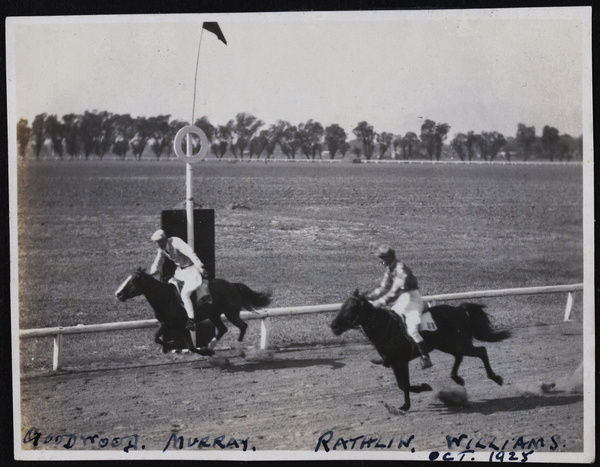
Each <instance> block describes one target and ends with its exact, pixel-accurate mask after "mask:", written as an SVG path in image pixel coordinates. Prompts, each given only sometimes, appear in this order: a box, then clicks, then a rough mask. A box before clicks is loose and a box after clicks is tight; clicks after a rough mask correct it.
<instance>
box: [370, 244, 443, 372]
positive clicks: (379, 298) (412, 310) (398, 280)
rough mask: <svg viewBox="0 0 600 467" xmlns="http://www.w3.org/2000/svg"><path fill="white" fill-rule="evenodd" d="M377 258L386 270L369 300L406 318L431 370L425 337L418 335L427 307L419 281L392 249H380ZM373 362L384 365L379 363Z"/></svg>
mask: <svg viewBox="0 0 600 467" xmlns="http://www.w3.org/2000/svg"><path fill="white" fill-rule="evenodd" d="M378 257H379V260H380V261H381V264H383V265H384V266H385V267H386V271H385V274H384V276H383V280H382V281H381V284H380V285H379V287H377V288H376V289H375V290H373V291H372V292H369V293H368V294H367V295H366V298H367V299H368V300H370V301H371V302H372V303H373V305H374V306H376V307H381V306H391V308H392V310H393V311H394V312H395V313H396V314H397V315H398V316H400V317H404V320H405V322H406V331H407V333H408V335H409V336H410V337H411V338H412V339H413V340H414V341H415V343H416V344H417V349H418V350H419V353H420V354H421V362H422V367H423V368H430V367H431V366H432V365H433V364H432V363H431V360H430V359H429V355H428V354H427V352H426V351H425V350H424V348H423V337H422V336H421V334H420V333H419V324H421V316H422V314H423V308H424V304H423V298H422V297H421V294H420V293H419V285H418V283H417V278H416V277H415V276H414V275H413V273H412V271H411V270H410V269H409V268H408V267H407V266H406V265H405V264H404V263H402V262H400V261H398V260H397V259H396V253H395V252H394V250H393V249H391V248H390V247H387V246H383V247H380V248H379V252H378ZM373 362H374V363H382V362H380V361H379V360H377V361H375V360H373Z"/></svg>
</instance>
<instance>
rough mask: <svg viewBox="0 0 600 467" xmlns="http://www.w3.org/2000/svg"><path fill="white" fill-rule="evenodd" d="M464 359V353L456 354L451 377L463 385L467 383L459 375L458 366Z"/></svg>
mask: <svg viewBox="0 0 600 467" xmlns="http://www.w3.org/2000/svg"><path fill="white" fill-rule="evenodd" d="M462 361H463V356H462V355H454V365H453V366H452V373H450V377H451V378H452V379H453V380H454V381H456V382H457V383H458V384H460V385H461V386H464V385H465V380H464V379H462V378H461V377H460V376H458V367H460V364H461V363H462Z"/></svg>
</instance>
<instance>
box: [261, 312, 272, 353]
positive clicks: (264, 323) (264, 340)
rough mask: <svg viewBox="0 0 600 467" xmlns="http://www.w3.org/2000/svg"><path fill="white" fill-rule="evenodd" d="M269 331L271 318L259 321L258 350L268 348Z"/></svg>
mask: <svg viewBox="0 0 600 467" xmlns="http://www.w3.org/2000/svg"><path fill="white" fill-rule="evenodd" d="M270 330H271V318H269V317H268V316H267V317H266V318H263V319H261V320H260V348H261V350H264V349H266V348H267V347H268V346H269V331H270Z"/></svg>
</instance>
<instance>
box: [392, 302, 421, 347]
mask: <svg viewBox="0 0 600 467" xmlns="http://www.w3.org/2000/svg"><path fill="white" fill-rule="evenodd" d="M424 307H425V306H424V304H423V298H422V297H421V294H420V293H419V291H418V290H411V291H409V292H404V293H403V294H401V295H400V297H398V300H396V303H394V305H393V306H392V310H394V312H395V313H396V314H398V315H399V316H401V317H404V321H405V322H406V332H407V333H408V335H409V336H410V337H411V338H412V339H413V340H414V341H415V342H416V343H417V344H420V343H421V342H423V337H421V334H420V333H419V324H421V315H422V314H423V308H424Z"/></svg>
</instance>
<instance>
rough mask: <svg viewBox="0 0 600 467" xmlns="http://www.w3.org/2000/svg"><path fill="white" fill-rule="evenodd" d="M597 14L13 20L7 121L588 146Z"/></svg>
mask: <svg viewBox="0 0 600 467" xmlns="http://www.w3.org/2000/svg"><path fill="white" fill-rule="evenodd" d="M589 14H590V13H589V10H588V9H587V8H570V9H557V8H550V9H503V10H468V11H467V10H462V11H461V10H447V11H443V10H438V11H393V12H392V11H389V12H343V13H341V12H337V13H323V12H321V13H319V12H316V13H314V12H313V13H280V14H273V13H269V14H260V13H255V14H211V15H198V14H193V15H187V14H186V15H134V16H79V17H47V18H43V17H37V18H33V17H32V18H25V17H21V18H9V22H8V23H7V78H8V79H7V83H8V87H9V93H8V97H9V105H8V110H9V118H10V117H11V115H12V118H13V121H14V122H15V123H16V120H18V119H20V118H25V119H27V120H28V121H29V123H30V124H31V122H32V121H33V118H34V117H35V116H36V115H38V114H40V113H47V114H55V115H57V116H58V117H59V118H60V117H62V116H63V115H65V114H68V113H79V114H81V113H83V112H84V111H86V110H99V111H102V110H107V111H109V112H113V113H118V114H125V113H128V114H130V115H132V116H133V117H137V116H145V117H150V116H156V115H164V114H168V115H171V117H172V118H177V119H180V120H184V121H188V122H189V121H190V120H191V119H192V111H194V118H199V117H201V116H207V117H208V118H209V120H210V121H211V123H213V124H214V125H219V124H225V123H226V122H227V121H228V120H230V119H233V118H234V117H235V115H236V114H237V113H240V112H247V113H251V114H253V115H255V116H256V117H258V118H259V119H261V120H263V121H264V122H265V124H266V125H270V124H272V123H275V122H276V121H277V120H286V121H289V122H290V123H292V124H295V125H297V124H299V123H301V122H305V121H307V120H308V119H313V120H316V121H318V122H320V123H321V124H323V126H324V127H326V126H328V125H330V124H332V123H338V124H339V125H340V126H342V128H344V129H345V130H346V132H347V133H350V132H351V131H352V129H353V128H354V127H356V125H357V124H358V122H360V121H367V122H368V123H369V124H371V125H372V126H373V128H374V130H375V131H377V132H379V133H381V132H384V131H385V132H390V133H394V134H405V133H406V132H408V131H414V132H415V133H417V134H419V133H420V127H421V125H422V123H423V122H424V120H425V119H431V120H434V121H436V122H438V123H447V124H449V125H450V127H451V129H450V136H452V135H454V134H456V133H458V132H463V133H466V132H468V131H475V132H476V133H479V132H481V131H499V132H501V133H502V134H504V135H505V136H514V135H515V134H516V129H517V125H518V124H519V123H524V124H526V125H527V126H535V127H536V131H537V134H538V135H540V134H541V132H542V129H543V127H544V126H545V125H550V126H553V127H555V128H557V129H558V130H559V132H560V133H561V134H563V133H568V134H571V135H572V136H579V135H581V134H582V132H583V125H584V124H585V120H582V115H583V114H584V113H585V112H587V111H589V107H591V71H589V73H588V68H589V69H590V70H591V65H590V63H589V62H590V61H591V52H590V45H589V40H590V39H589V37H588V36H589V34H590V20H589ZM203 21H218V22H219V25H220V26H221V29H222V31H223V33H224V35H225V37H226V39H227V45H225V44H223V43H222V42H220V41H219V40H217V38H216V36H215V35H214V34H212V33H210V32H208V31H204V32H203V33H202V34H201V32H202V28H201V24H202V22H203ZM200 39H201V42H200ZM199 43H200V48H199ZM198 50H200V52H199V53H198ZM197 58H199V60H198V67H197V66H196V60H197ZM196 70H197V78H196V79H195V75H196ZM195 81H196V85H195ZM588 88H589V89H590V91H589V94H588V91H587V90H588ZM194 92H196V98H195V99H194ZM588 100H589V101H588ZM193 109H194V110H193ZM10 121H11V120H9V122H10Z"/></svg>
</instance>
